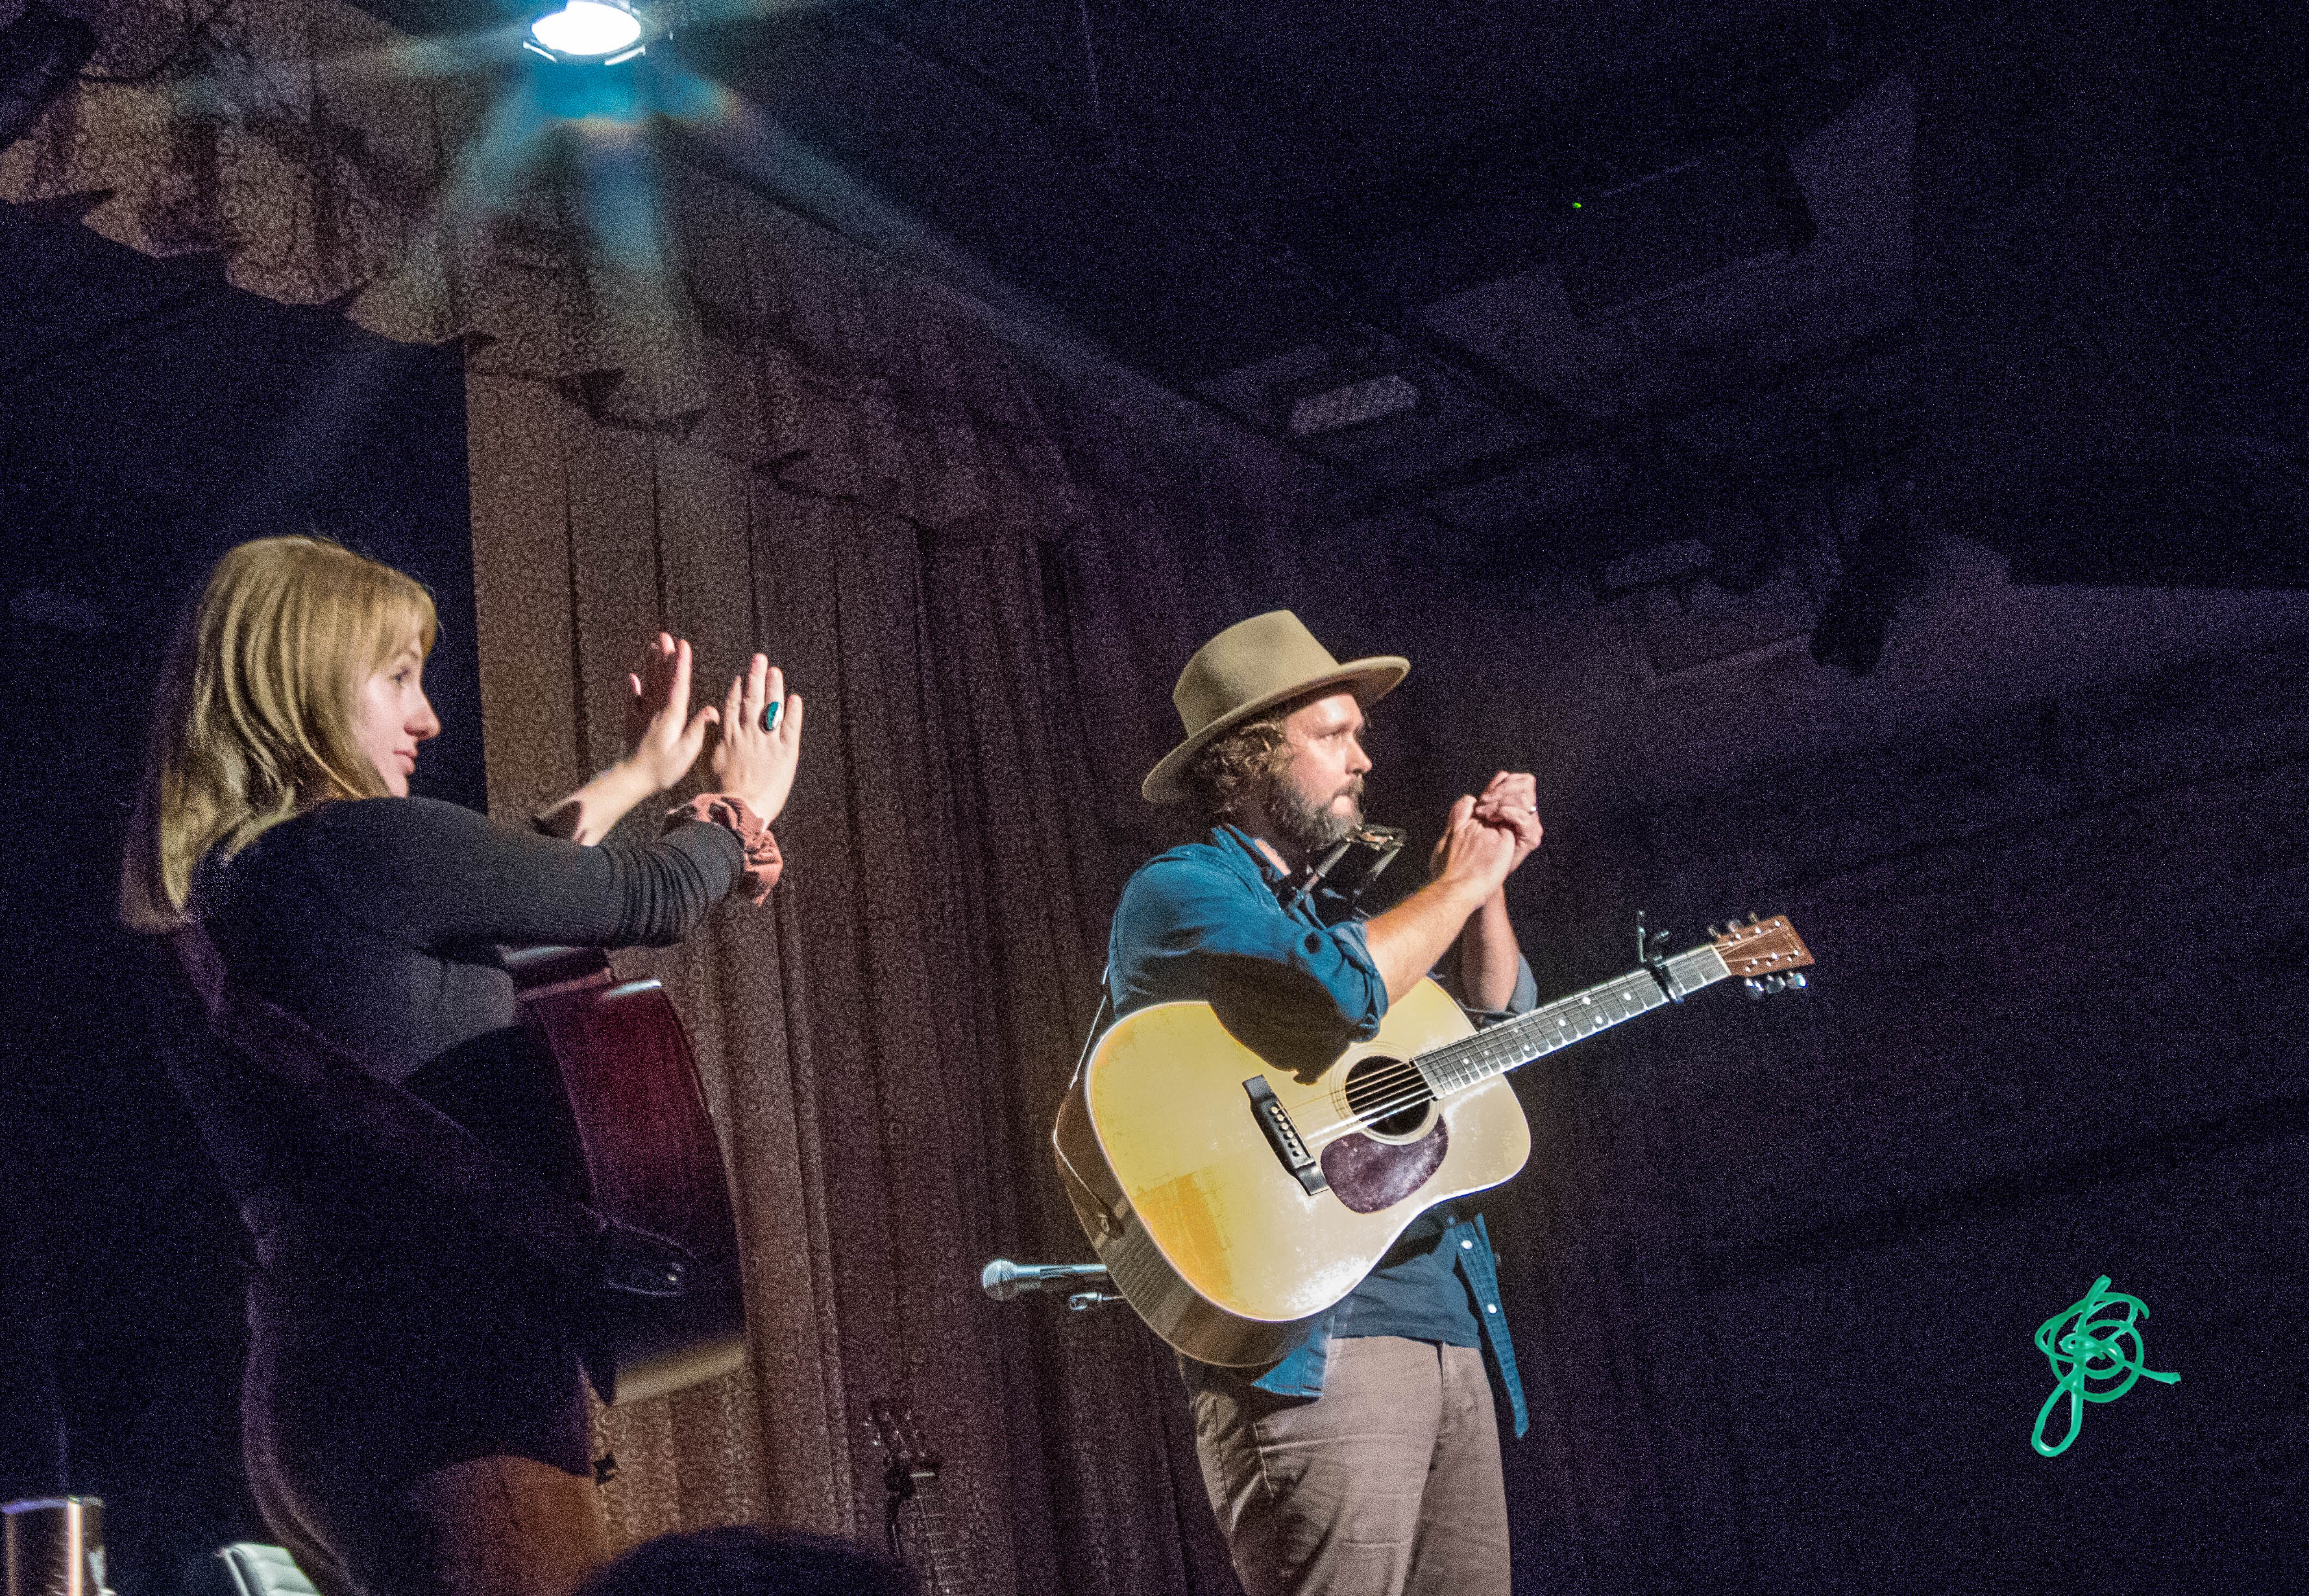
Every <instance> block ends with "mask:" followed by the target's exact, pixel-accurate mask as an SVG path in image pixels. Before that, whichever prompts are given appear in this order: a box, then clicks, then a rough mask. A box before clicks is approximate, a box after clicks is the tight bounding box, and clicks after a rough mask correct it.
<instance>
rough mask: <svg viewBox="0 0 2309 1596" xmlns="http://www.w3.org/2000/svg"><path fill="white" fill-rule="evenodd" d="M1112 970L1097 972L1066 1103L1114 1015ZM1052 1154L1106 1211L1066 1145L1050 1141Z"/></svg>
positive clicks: (1061, 1169)
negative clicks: (1093, 1005)
mask: <svg viewBox="0 0 2309 1596" xmlns="http://www.w3.org/2000/svg"><path fill="white" fill-rule="evenodd" d="M1113 971H1114V966H1113V965H1111V964H1109V965H1107V966H1106V967H1105V968H1104V969H1103V970H1101V971H1099V972H1098V1012H1097V1013H1096V1014H1093V1015H1092V1016H1091V1019H1090V1031H1089V1032H1088V1033H1087V1034H1086V1035H1085V1036H1084V1038H1083V1045H1082V1051H1081V1052H1079V1053H1077V1054H1076V1055H1075V1073H1074V1074H1073V1075H1072V1076H1071V1077H1069V1078H1068V1082H1067V1098H1066V1100H1067V1101H1068V1102H1072V1101H1074V1100H1076V1098H1077V1093H1078V1092H1079V1091H1080V1090H1081V1087H1082V1073H1083V1067H1084V1066H1085V1065H1087V1064H1089V1063H1090V1050H1091V1048H1093V1047H1094V1045H1095V1044H1096V1043H1097V1041H1098V1036H1099V1032H1100V1031H1103V1030H1105V1029H1106V1022H1107V1020H1108V1018H1109V1017H1110V1016H1111V1015H1112V1014H1113V1013H1114V988H1113V987H1112V986H1111V985H1110V984H1109V983H1108V981H1107V977H1108V976H1109V975H1111V974H1112V973H1113ZM1060 1112H1061V1113H1063V1112H1065V1110H1064V1109H1061V1110H1060ZM1051 1152H1052V1153H1053V1154H1054V1155H1055V1156H1056V1157H1057V1159H1058V1160H1059V1173H1060V1174H1061V1175H1063V1176H1064V1177H1065V1178H1067V1179H1068V1181H1070V1182H1071V1183H1072V1184H1073V1185H1074V1186H1075V1187H1076V1188H1077V1190H1079V1191H1080V1192H1081V1193H1082V1195H1084V1196H1085V1198H1087V1199H1088V1200H1089V1201H1090V1203H1091V1204H1092V1205H1093V1206H1094V1207H1095V1208H1097V1209H1099V1210H1100V1211H1101V1212H1105V1211H1106V1203H1104V1201H1103V1200H1102V1199H1101V1198H1100V1197H1099V1195H1098V1188H1097V1187H1096V1186H1093V1185H1091V1183H1090V1182H1089V1181H1087V1180H1085V1179H1084V1178H1082V1174H1081V1171H1079V1170H1077V1169H1076V1168H1075V1166H1074V1160H1072V1159H1070V1158H1068V1156H1067V1150H1066V1146H1065V1143H1062V1142H1061V1141H1059V1139H1058V1138H1057V1137H1056V1136H1053V1137H1052V1138H1051Z"/></svg>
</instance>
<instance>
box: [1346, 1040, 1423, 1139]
mask: <svg viewBox="0 0 2309 1596" xmlns="http://www.w3.org/2000/svg"><path fill="white" fill-rule="evenodd" d="M1434 1100H1435V1099H1434V1097H1433V1096H1432V1095H1431V1093H1430V1092H1429V1091H1428V1090H1427V1083H1426V1082H1424V1081H1423V1080H1421V1079H1420V1077H1419V1072H1418V1071H1417V1070H1415V1069H1414V1068H1413V1067H1412V1066H1411V1065H1407V1064H1405V1062H1404V1061H1403V1060H1402V1059H1400V1058H1381V1057H1377V1056H1373V1057H1369V1058H1358V1059H1356V1060H1355V1062H1354V1064H1353V1066H1352V1067H1351V1068H1350V1069H1349V1070H1348V1071H1347V1107H1348V1108H1350V1109H1353V1110H1354V1114H1355V1117H1356V1118H1358V1119H1361V1118H1362V1117H1363V1116H1365V1115H1367V1114H1378V1115H1380V1116H1381V1117H1379V1118H1378V1119H1374V1120H1372V1121H1371V1122H1370V1123H1369V1124H1367V1125H1365V1126H1363V1128H1364V1129H1365V1130H1366V1131H1368V1132H1370V1133H1371V1134H1373V1135H1376V1136H1407V1135H1409V1134H1411V1133H1412V1132H1414V1131H1415V1130H1417V1129H1418V1128H1419V1127H1420V1126H1422V1125H1423V1124H1424V1123H1426V1119H1427V1109H1428V1105H1429V1104H1431V1103H1432V1102H1433V1101H1434Z"/></svg>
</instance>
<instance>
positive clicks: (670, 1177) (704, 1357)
mask: <svg viewBox="0 0 2309 1596" xmlns="http://www.w3.org/2000/svg"><path fill="white" fill-rule="evenodd" d="M505 962H506V968H507V969H508V970H510V971H512V972H513V978H514V984H515V987H516V988H517V989H518V990H519V993H520V996H521V1005H522V1013H523V1019H524V1020H525V1021H526V1022H527V1025H528V1028H529V1030H530V1031H531V1033H532V1036H533V1037H534V1038H535V1039H536V1040H537V1042H538V1043H539V1044H540V1045H539V1046H538V1047H537V1048H534V1049H532V1053H533V1061H534V1063H535V1064H536V1066H537V1068H538V1070H539V1072H540V1074H541V1075H542V1076H543V1077H545V1078H544V1079H543V1080H542V1081H541V1082H540V1087H541V1088H542V1090H541V1091H540V1093H539V1094H538V1095H540V1096H541V1097H542V1099H543V1100H546V1101H548V1102H556V1103H558V1106H559V1107H560V1108H562V1109H565V1110H566V1117H563V1118H562V1120H561V1123H560V1126H559V1127H558V1128H559V1137H558V1140H559V1141H560V1143H561V1146H560V1147H559V1148H558V1152H557V1154H556V1155H554V1156H552V1157H550V1158H549V1160H548V1161H549V1163H551V1164H555V1165H558V1168H557V1169H555V1173H556V1174H557V1175H558V1177H559V1178H560V1180H561V1182H562V1183H563V1184H564V1185H566V1186H568V1187H569V1188H570V1189H571V1191H572V1195H575V1196H577V1197H579V1198H580V1199H581V1200H583V1201H584V1203H587V1204H588V1205H589V1206H591V1207H592V1209H593V1210H594V1211H595V1212H598V1213H600V1214H601V1215H602V1216H603V1217H604V1218H606V1219H610V1220H614V1221H620V1222H622V1223H624V1224H627V1225H630V1226H632V1227H633V1228H634V1229H638V1230H645V1231H648V1232H650V1233H651V1234H652V1235H653V1236H658V1237H662V1238H664V1239H666V1240H668V1241H670V1242H672V1243H674V1244H675V1245H676V1246H678V1247H680V1248H681V1249H682V1251H683V1252H684V1253H685V1254H687V1255H688V1256H687V1259H686V1260H685V1262H686V1264H687V1268H686V1270H685V1271H684V1274H683V1279H682V1281H681V1290H679V1292H678V1293H676V1294H673V1295H669V1296H663V1297H632V1296H625V1295H622V1294H621V1295H618V1296H617V1297H615V1298H611V1297H610V1295H609V1294H607V1293H601V1294H597V1296H596V1298H595V1299H594V1303H593V1308H594V1311H593V1312H592V1314H591V1315H590V1316H589V1323H588V1324H587V1326H586V1330H585V1333H584V1336H583V1338H582V1349H581V1350H582V1354H583V1356H584V1360H585V1372H586V1375H587V1377H588V1378H590V1379H591V1380H592V1383H593V1388H594V1389H595V1390H596V1391H598V1392H600V1393H601V1400H602V1401H604V1402H640V1401H643V1400H644V1399H646V1398H649V1397H653V1396H658V1395H662V1393H666V1392H669V1391H678V1390H680V1389H681V1388H682V1387H684V1386H688V1385H697V1384H699V1383H700V1382H703V1381H705V1380H711V1379H713V1378H715V1377H716V1376H721V1375H726V1374H728V1373H729V1372H730V1371H731V1370H732V1369H734V1368H736V1367H738V1366H739V1364H740V1363H742V1362H743V1361H744V1360H745V1357H746V1295H745V1282H744V1279H743V1277H742V1276H741V1274H740V1272H739V1258H738V1224H737V1220H736V1216H735V1214H734V1213H733V1212H732V1210H731V1203H730V1183H729V1178H728V1177H727V1175H726V1174H725V1172H724V1171H723V1169H722V1145H721V1143H720V1142H719V1141H717V1140H716V1139H715V1137H714V1134H713V1120H712V1118H711V1117H708V1115H707V1113H706V1111H705V1089H704V1088H703V1087H702V1086H701V1085H700V1084H699V1082H698V1078H697V1065H696V1060H695V1059H694V1058H693V1057H691V1055H690V1051H689V1039H688V1035H687V1034H685V1033H684V1031H682V1028H681V1019H680V1016H679V1015H678V1014H675V1013H674V1008H673V1003H672V1000H671V999H670V998H668V997H667V996H666V995H665V989H664V988H662V986H660V985H659V984H658V983H657V982H656V981H653V980H643V981H623V982H620V981H619V980H618V979H617V977H616V976H615V975H614V974H613V973H612V972H611V971H610V961H609V959H608V957H607V955H605V954H604V953H601V950H600V949H598V948H573V947H546V948H526V949H523V950H520V951H518V952H511V953H507V954H506V961H505Z"/></svg>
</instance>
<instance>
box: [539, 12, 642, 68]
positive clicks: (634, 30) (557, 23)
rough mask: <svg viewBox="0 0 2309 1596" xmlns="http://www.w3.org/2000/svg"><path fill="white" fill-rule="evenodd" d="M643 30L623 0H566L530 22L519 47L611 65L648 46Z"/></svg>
mask: <svg viewBox="0 0 2309 1596" xmlns="http://www.w3.org/2000/svg"><path fill="white" fill-rule="evenodd" d="M646 31H647V30H646V29H645V28H644V26H643V23H642V19H641V18H640V17H639V16H637V15H636V14H635V13H634V11H633V9H632V8H631V7H630V6H627V5H626V4H623V0H566V4H563V5H562V6H560V7H559V8H558V9H557V10H553V11H549V12H546V13H542V14H541V15H540V16H539V17H538V18H537V20H536V21H535V22H532V23H530V25H529V37H528V38H527V39H523V40H522V48H523V49H525V50H528V51H531V52H532V54H535V55H539V56H544V57H545V58H546V59H547V60H549V61H565V62H570V63H581V64H585V65H593V64H597V63H598V64H599V65H603V66H615V65H618V63H619V62H620V61H630V60H632V59H633V58H634V57H635V56H638V55H640V54H641V53H642V52H643V51H644V49H646V48H648V44H647V42H646V41H645V39H644V34H645V32H646Z"/></svg>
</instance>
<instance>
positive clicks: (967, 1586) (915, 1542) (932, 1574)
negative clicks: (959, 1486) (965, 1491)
mask: <svg viewBox="0 0 2309 1596" xmlns="http://www.w3.org/2000/svg"><path fill="white" fill-rule="evenodd" d="M936 1493H937V1484H936V1476H931V1477H930V1478H929V1479H922V1478H921V1477H919V1476H918V1477H917V1478H916V1480H915V1482H914V1497H913V1512H912V1514H910V1515H909V1516H911V1517H912V1520H913V1523H912V1526H911V1529H912V1533H910V1534H909V1535H908V1536H907V1538H906V1539H907V1541H908V1543H909V1545H908V1549H909V1550H910V1551H912V1554H913V1556H912V1561H913V1562H914V1564H915V1565H916V1566H915V1570H914V1571H915V1572H916V1573H917V1574H921V1576H922V1596H978V1581H977V1579H976V1577H975V1576H974V1575H973V1574H972V1573H971V1572H970V1569H969V1566H968V1564H967V1563H966V1562H965V1560H964V1557H963V1552H962V1547H961V1546H960V1544H959V1543H958V1542H957V1540H956V1536H955V1533H954V1530H953V1527H952V1526H951V1525H949V1524H948V1523H947V1518H946V1512H945V1505H944V1504H943V1503H941V1502H939V1501H938V1498H937V1494H936Z"/></svg>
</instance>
